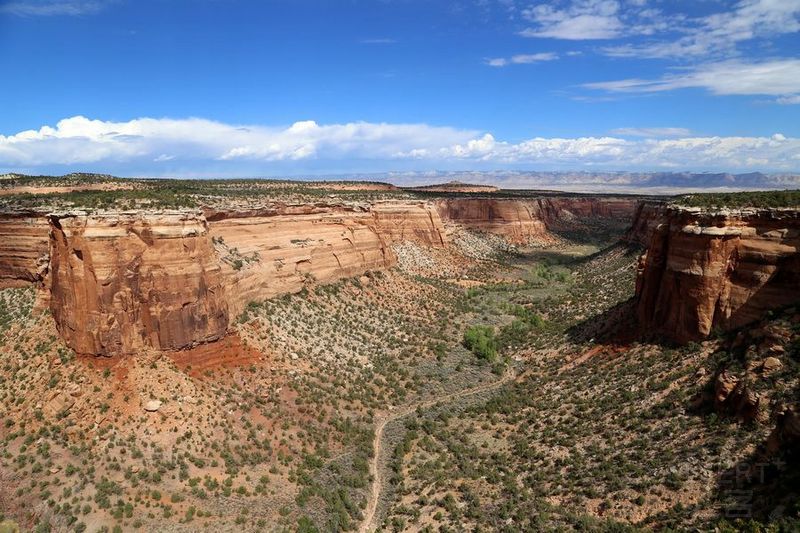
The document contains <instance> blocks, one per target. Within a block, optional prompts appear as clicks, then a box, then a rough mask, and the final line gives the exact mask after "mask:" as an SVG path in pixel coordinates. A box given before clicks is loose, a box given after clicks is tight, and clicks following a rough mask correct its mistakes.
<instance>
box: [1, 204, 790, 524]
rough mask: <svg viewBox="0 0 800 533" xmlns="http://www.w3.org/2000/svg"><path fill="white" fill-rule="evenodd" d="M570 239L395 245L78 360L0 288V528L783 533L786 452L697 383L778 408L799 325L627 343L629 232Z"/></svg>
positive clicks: (472, 234) (483, 236)
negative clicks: (192, 336) (186, 342)
mask: <svg viewBox="0 0 800 533" xmlns="http://www.w3.org/2000/svg"><path fill="white" fill-rule="evenodd" d="M122 190H127V189H122ZM105 192H107V191H103V193H105ZM116 192H118V191H116ZM306 193H307V191H304V194H306ZM15 194H16V193H15ZM71 194H74V193H71ZM359 194H362V193H359ZM404 194H405V193H404ZM589 220H591V219H582V220H580V221H579V222H575V223H574V224H564V225H562V226H561V227H553V228H551V229H552V231H550V232H549V233H548V234H547V236H546V238H541V239H539V240H537V239H530V240H528V241H527V242H525V243H523V244H516V245H512V244H509V242H508V241H507V240H506V239H504V238H501V237H498V236H497V235H494V234H491V233H489V232H486V231H478V230H474V229H469V228H465V227H457V226H454V227H452V228H448V232H449V238H450V242H451V245H450V246H447V247H428V246H421V245H420V244H418V243H415V242H413V241H404V242H395V243H393V244H391V248H392V252H393V254H394V255H395V256H396V258H397V261H396V264H395V265H393V266H391V267H390V268H385V269H376V270H368V271H366V272H365V273H363V274H361V275H357V276H353V277H344V278H343V279H339V280H336V281H333V282H329V283H317V282H316V281H315V280H314V279H308V280H307V283H305V284H304V285H303V287H302V289H300V290H297V291H294V292H292V293H290V294H283V295H277V296H273V297H270V298H265V299H257V300H252V301H250V302H249V303H248V304H247V305H246V306H245V307H244V309H243V310H242V312H241V313H239V314H238V316H236V317H235V320H233V321H232V323H231V324H230V326H229V328H228V332H227V334H226V335H225V336H224V337H223V338H222V339H220V340H217V341H215V342H210V343H205V344H200V345H198V346H195V347H192V348H189V349H184V350H175V351H166V350H158V349H154V348H143V349H142V350H141V351H140V352H139V353H138V354H137V355H136V356H135V357H130V356H122V357H120V356H115V357H94V356H80V355H76V354H75V353H74V352H73V350H71V349H70V348H69V347H68V346H67V345H66V344H65V343H64V341H63V340H62V336H61V335H59V331H58V330H57V328H56V324H55V322H54V318H53V316H52V314H51V313H50V312H49V310H48V309H47V306H46V304H45V303H43V301H42V298H41V295H40V294H38V293H37V291H36V289H34V288H32V287H19V288H7V289H3V290H0V511H1V512H2V515H3V516H2V518H3V519H4V520H5V522H2V523H0V531H4V529H3V528H4V527H7V528H9V530H13V528H14V527H16V525H18V526H19V527H21V528H22V529H23V530H34V531H137V530H138V531H202V530H215V531H303V532H310V531H344V530H360V531H372V530H376V529H377V530H385V531H546V530H552V531H561V530H569V529H578V530H587V531H639V530H644V531H646V530H686V529H691V530H694V529H697V530H714V529H715V528H717V529H716V530H718V531H735V530H739V529H743V528H749V530H752V531H759V530H761V529H759V528H761V527H762V526H761V524H763V523H766V522H767V521H768V520H771V522H772V526H770V527H774V528H775V529H771V530H770V531H772V530H774V531H779V530H785V531H791V530H796V528H797V527H800V522H798V521H797V516H798V511H799V510H800V508H798V493H797V491H798V484H797V481H798V478H797V469H796V467H795V465H794V463H793V458H792V456H791V454H788V455H787V454H785V453H783V452H782V453H780V454H771V455H770V454H766V452H765V451H764V449H765V444H764V443H765V442H767V441H768V440H769V437H770V433H771V430H772V427H771V426H770V425H769V424H766V423H761V424H759V423H758V420H757V417H756V416H751V417H747V416H741V413H740V412H739V411H737V410H736V409H729V406H727V405H723V404H724V403H725V400H726V398H725V397H723V398H721V399H720V398H719V394H718V393H719V389H718V388H717V389H715V385H716V382H715V379H717V375H718V371H719V369H720V368H721V365H723V364H726V365H728V367H729V368H732V369H735V370H737V371H739V373H740V377H739V378H735V379H742V380H745V379H747V380H749V381H748V382H752V383H755V384H756V386H757V387H758V390H759V391H764V394H767V393H768V394H770V395H773V396H774V397H775V398H774V400H775V401H777V400H778V399H781V398H787V399H788V398H792V399H793V398H794V397H796V395H797V386H798V384H797V378H796V376H797V365H798V362H797V359H798V358H800V314H798V309H796V308H793V307H786V308H784V309H782V310H780V311H776V312H774V313H771V314H769V315H765V316H764V318H763V319H762V321H761V322H760V323H758V324H757V326H754V327H751V328H748V329H747V330H743V331H734V332H731V333H729V334H719V335H716V336H714V337H713V338H711V339H709V340H706V341H703V342H698V343H689V344H687V345H685V346H682V347H678V346H673V345H670V344H666V343H650V342H645V341H643V340H641V336H637V335H635V334H634V329H635V323H634V322H635V316H634V314H633V312H632V309H631V302H630V300H631V297H632V296H633V294H634V284H635V279H636V271H637V264H638V263H637V261H638V259H639V256H640V254H641V251H642V250H641V248H640V247H639V246H638V245H636V244H633V243H626V242H622V241H620V238H621V237H622V235H623V233H624V232H625V230H626V229H627V228H628V226H629V223H630V221H629V220H617V221H614V220H604V221H595V222H594V223H591V222H589ZM465 332H469V333H467V334H465ZM759 332H760V333H759ZM776 332H777V333H776ZM473 334H474V338H473V337H470V335H473ZM470 339H472V340H470ZM765 339H766V340H765ZM767 341H769V342H767ZM734 343H738V345H743V346H745V347H748V349H749V351H748V352H747V355H746V356H744V357H743V358H742V359H741V360H737V361H738V362H737V363H736V364H735V365H732V364H731V363H730V361H729V359H730V358H731V357H733V356H732V355H731V354H733V353H735V350H734V348H731V346H732V345H733V344H734ZM737 349H738V348H737ZM768 357H772V358H773V359H776V360H777V361H778V363H775V362H774V361H769V362H768V361H767V360H768ZM767 367H768V368H767ZM731 379H734V378H733V377H732V378H731ZM731 389H732V387H731ZM728 392H729V393H730V392H731V391H730V390H729V391H728ZM715 394H716V395H717V396H715ZM715 402H716V404H717V405H715ZM715 407H716V408H715ZM726 409H727V411H726ZM0 522H1V521H0ZM764 530H766V529H764Z"/></svg>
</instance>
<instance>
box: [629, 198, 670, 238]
mask: <svg viewBox="0 0 800 533" xmlns="http://www.w3.org/2000/svg"><path fill="white" fill-rule="evenodd" d="M666 209H667V204H665V203H662V202H639V203H638V204H637V206H636V211H635V213H634V215H633V221H632V222H631V227H630V229H628V231H627V232H626V233H625V235H624V237H623V239H622V240H623V241H625V242H627V243H630V244H638V245H640V246H644V247H647V246H648V245H649V244H650V240H651V239H652V237H653V233H654V232H655V230H656V228H657V227H658V225H659V224H661V223H663V221H664V216H665V213H666Z"/></svg>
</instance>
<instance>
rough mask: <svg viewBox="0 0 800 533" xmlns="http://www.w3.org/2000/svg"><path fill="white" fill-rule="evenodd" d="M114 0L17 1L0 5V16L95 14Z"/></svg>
mask: <svg viewBox="0 0 800 533" xmlns="http://www.w3.org/2000/svg"><path fill="white" fill-rule="evenodd" d="M115 1H116V0H17V1H11V2H3V3H0V14H3V13H8V14H11V15H17V16H21V17H34V16H56V15H86V14H91V13H96V12H98V11H100V10H101V9H103V8H104V7H106V6H107V5H108V4H110V3H113V2H115Z"/></svg>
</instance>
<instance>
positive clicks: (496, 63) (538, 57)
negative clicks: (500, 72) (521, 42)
mask: <svg viewBox="0 0 800 533" xmlns="http://www.w3.org/2000/svg"><path fill="white" fill-rule="evenodd" d="M556 59H558V54H555V53H553V52H539V53H537V54H517V55H515V56H511V57H509V58H505V57H495V58H492V59H487V60H486V64H487V65H489V66H490V67H506V66H508V65H527V64H530V63H540V62H542V61H555V60H556Z"/></svg>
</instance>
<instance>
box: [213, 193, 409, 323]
mask: <svg viewBox="0 0 800 533" xmlns="http://www.w3.org/2000/svg"><path fill="white" fill-rule="evenodd" d="M209 226H210V231H211V233H210V234H211V237H212V239H213V242H214V243H215V247H216V250H217V252H218V254H219V256H220V257H221V259H222V262H223V271H224V273H225V278H226V280H227V281H226V284H227V286H228V288H229V291H228V293H229V308H230V312H231V314H232V316H235V315H237V314H238V313H239V312H241V310H242V309H244V306H245V305H247V303H248V302H251V301H257V300H261V299H264V298H268V297H270V296H274V295H277V294H282V293H287V292H296V291H298V290H300V289H302V288H303V287H304V286H306V285H308V284H309V283H316V282H319V283H325V282H330V281H335V280H337V279H340V278H343V277H351V276H356V275H360V274H363V273H364V272H366V271H368V270H375V269H382V268H387V267H390V266H392V265H394V263H395V261H396V259H395V257H394V254H393V253H392V251H391V248H390V246H389V244H390V241H389V240H388V239H387V238H385V237H384V236H383V235H381V234H380V232H379V231H378V230H377V227H376V222H375V218H374V216H373V214H372V213H371V212H370V211H367V210H355V209H351V208H345V207H331V208H329V209H327V210H325V211H319V212H313V213H309V214H291V215H289V214H278V215H274V216H243V217H233V216H231V217H226V218H224V219H221V220H215V221H212V222H210V223H209Z"/></svg>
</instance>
